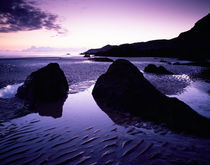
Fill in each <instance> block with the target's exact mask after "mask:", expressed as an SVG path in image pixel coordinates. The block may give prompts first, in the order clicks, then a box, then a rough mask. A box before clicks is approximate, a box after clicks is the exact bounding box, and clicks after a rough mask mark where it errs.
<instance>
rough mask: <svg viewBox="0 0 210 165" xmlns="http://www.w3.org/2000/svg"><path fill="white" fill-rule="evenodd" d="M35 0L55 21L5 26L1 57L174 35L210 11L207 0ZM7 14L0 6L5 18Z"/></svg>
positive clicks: (0, 33)
mask: <svg viewBox="0 0 210 165" xmlns="http://www.w3.org/2000/svg"><path fill="white" fill-rule="evenodd" d="M4 1H6V0H3V1H2V2H0V3H4ZM10 1H15V0H10ZM19 1H20V2H22V1H24V0H19ZM28 1H29V0H28ZM33 1H35V7H36V8H39V9H41V11H43V12H46V13H50V14H53V15H55V16H57V17H56V18H54V17H49V18H50V19H49V20H50V21H51V22H47V23H48V24H47V25H42V26H40V27H39V26H38V25H36V27H35V28H34V30H33V27H30V29H29V26H27V27H24V28H22V29H21V28H19V27H16V29H15V31H12V30H13V29H12V30H11V29H10V31H9V30H8V31H6V30H5V31H3V30H4V29H3V30H2V31H1V32H0V55H4V54H17V53H19V54H33V53H37V54H50V53H53V52H57V53H58V54H59V53H60V54H62V53H65V52H68V50H69V51H72V52H74V51H75V52H77V51H78V52H79V51H84V50H87V49H89V48H97V47H102V46H104V45H107V44H112V45H119V44H123V43H133V42H141V41H148V40H154V39H170V38H173V37H176V36H178V35H179V34H180V33H181V32H183V31H186V30H189V29H190V28H192V27H193V25H194V24H195V23H196V21H198V20H199V19H201V18H202V17H204V16H205V15H207V14H208V13H209V12H210V1H208V0H199V1H196V0H186V1H184V2H183V1H182V0H170V1H169V0H168V1H167V0H158V1H157V0H100V1H99V0H53V1H52V0H51V1H50V0H33ZM26 2H27V0H26ZM3 12H5V11H4V10H3V8H0V16H1V14H2V13H3ZM0 18H2V17H0ZM54 20H55V21H56V22H55V24H54V25H59V26H60V27H61V28H60V27H54V25H52V23H53V21H54ZM37 22H38V21H37ZM19 26H24V24H23V25H19ZM0 27H2V23H1V21H0ZM5 27H7V25H5ZM18 28H19V29H20V30H17V29H18ZM30 48H31V49H30ZM39 48H40V49H39ZM26 50H27V51H26ZM30 51H31V52H30Z"/></svg>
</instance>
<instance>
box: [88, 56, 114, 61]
mask: <svg viewBox="0 0 210 165" xmlns="http://www.w3.org/2000/svg"><path fill="white" fill-rule="evenodd" d="M88 60H92V61H98V62H113V60H112V59H110V58H106V57H104V58H103V57H95V58H88Z"/></svg>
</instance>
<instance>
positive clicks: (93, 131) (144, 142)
mask: <svg viewBox="0 0 210 165" xmlns="http://www.w3.org/2000/svg"><path fill="white" fill-rule="evenodd" d="M91 83H93V82H83V83H81V84H78V85H77V87H79V88H85V87H87V86H89V85H90V84H91ZM74 88H75V87H72V89H74ZM92 89H93V85H92V86H91V87H89V88H88V89H86V90H84V91H82V92H79V93H75V94H69V96H68V98H67V100H66V101H65V103H64V106H63V110H62V117H60V118H53V117H50V116H48V117H47V116H40V115H39V114H37V113H36V114H29V115H27V116H25V117H21V118H18V119H14V120H12V121H10V122H6V123H3V124H2V125H1V126H0V130H1V139H0V162H1V164H91V163H93V164H131V163H133V164H138V162H141V163H142V164H152V163H155V164H171V163H170V162H171V161H174V162H175V163H179V162H185V161H186V159H187V160H189V161H191V159H192V158H193V159H196V160H199V161H201V162H203V163H204V164H205V163H207V162H208V161H210V159H209V156H208V155H209V154H210V141H209V140H206V139H199V138H193V137H190V136H184V135H176V134H173V133H171V132H170V131H168V130H163V129H161V128H159V127H157V126H152V127H151V126H148V125H149V123H144V122H143V123H141V125H140V126H128V125H127V126H120V125H116V124H115V123H114V122H113V121H112V120H111V119H110V118H109V117H108V115H107V114H106V113H104V112H103V111H101V110H100V108H99V107H98V106H97V104H96V103H95V101H94V99H93V97H92V95H91V92H92ZM72 93H74V92H72ZM196 94H197V93H196ZM174 150H176V152H174ZM177 158H178V159H177ZM193 159H192V160H193Z"/></svg>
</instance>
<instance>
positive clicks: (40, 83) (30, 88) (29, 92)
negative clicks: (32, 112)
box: [16, 63, 69, 106]
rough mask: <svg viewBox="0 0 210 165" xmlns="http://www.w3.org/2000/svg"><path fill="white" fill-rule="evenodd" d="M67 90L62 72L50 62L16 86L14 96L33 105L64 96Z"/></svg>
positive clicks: (55, 64)
mask: <svg viewBox="0 0 210 165" xmlns="http://www.w3.org/2000/svg"><path fill="white" fill-rule="evenodd" d="M68 91H69V86H68V82H67V80H66V77H65V75H64V72H63V71H62V70H61V68H60V66H59V65H58V64H57V63H50V64H48V65H47V66H45V67H43V68H41V69H39V70H37V71H35V72H32V73H31V74H30V75H29V76H28V77H27V78H26V80H25V82H24V84H23V85H22V86H20V87H19V88H18V90H17V94H16V96H17V97H18V98H21V99H24V100H25V101H27V102H28V103H29V105H32V106H33V105H35V104H36V103H40V102H53V101H57V100H59V99H61V98H63V97H66V96H67V94H68Z"/></svg>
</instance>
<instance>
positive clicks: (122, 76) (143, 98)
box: [92, 60, 210, 136]
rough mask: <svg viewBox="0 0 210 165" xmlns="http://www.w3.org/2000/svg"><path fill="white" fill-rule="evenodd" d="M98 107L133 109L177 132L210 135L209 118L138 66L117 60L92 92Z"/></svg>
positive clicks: (133, 111)
mask: <svg viewBox="0 0 210 165" xmlns="http://www.w3.org/2000/svg"><path fill="white" fill-rule="evenodd" d="M92 95H93V97H94V99H95V101H96V102H97V104H98V105H99V107H100V108H101V109H102V110H103V111H104V112H107V113H108V114H109V115H110V113H112V112H117V111H118V112H120V113H122V112H130V113H131V114H133V115H136V116H139V117H141V118H142V119H144V120H149V121H154V122H157V123H165V124H166V125H167V126H168V127H169V128H171V129H174V130H177V131H187V132H191V133H195V134H197V135H201V136H209V135H210V132H209V131H207V130H210V120H209V119H207V118H205V117H202V116H200V115H199V114H198V113H196V112H195V111H194V110H192V109H191V108H190V107H189V106H188V105H186V104H185V103H183V102H182V101H180V100H178V99H177V98H169V97H167V96H165V95H164V94H162V93H161V92H159V91H158V90H157V89H156V88H155V87H154V86H153V85H152V84H151V83H150V82H149V81H148V80H147V79H145V78H144V76H143V74H142V73H141V72H140V71H139V70H138V68H137V67H136V66H134V65H133V64H132V63H130V62H129V61H127V60H116V61H115V62H114V63H113V64H111V65H110V67H109V69H108V70H107V72H106V73H105V74H103V75H101V76H100V77H99V78H98V80H97V82H96V84H95V86H94V89H93V91H92Z"/></svg>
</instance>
